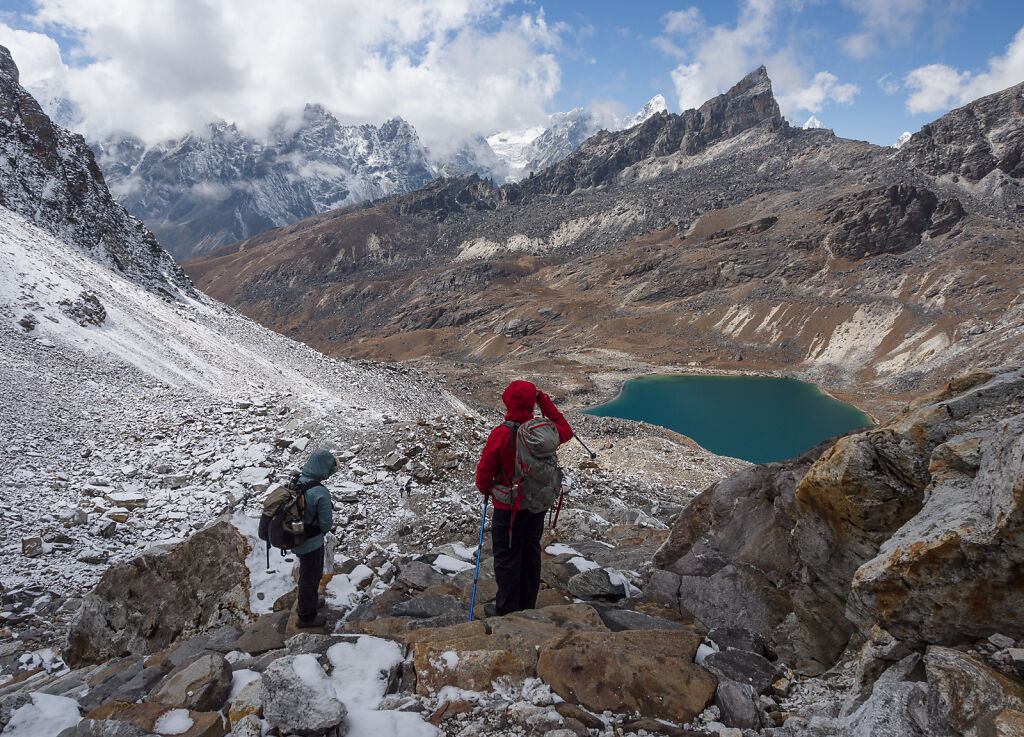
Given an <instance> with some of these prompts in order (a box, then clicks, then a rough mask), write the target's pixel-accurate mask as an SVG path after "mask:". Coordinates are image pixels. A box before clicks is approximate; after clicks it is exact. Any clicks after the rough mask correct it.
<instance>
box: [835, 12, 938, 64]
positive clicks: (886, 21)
mask: <svg viewBox="0 0 1024 737" xmlns="http://www.w3.org/2000/svg"><path fill="white" fill-rule="evenodd" d="M843 5H845V6H846V7H848V8H850V9H851V10H853V11H854V12H855V13H857V14H859V15H860V16H862V19H861V28H860V29H859V30H857V31H855V32H854V33H851V34H850V35H849V36H847V37H846V38H845V39H843V41H842V46H843V50H844V51H845V52H846V53H847V54H849V55H850V56H852V57H853V58H855V59H865V58H867V57H868V56H871V55H872V54H873V53H875V51H877V49H878V45H879V43H880V42H881V41H883V40H884V41H886V42H894V41H899V40H903V39H906V38H908V37H909V36H910V35H911V34H912V33H913V32H914V30H915V29H916V28H917V26H918V24H919V23H920V22H921V20H922V18H923V17H924V14H925V10H926V7H925V5H926V3H925V0H843Z"/></svg>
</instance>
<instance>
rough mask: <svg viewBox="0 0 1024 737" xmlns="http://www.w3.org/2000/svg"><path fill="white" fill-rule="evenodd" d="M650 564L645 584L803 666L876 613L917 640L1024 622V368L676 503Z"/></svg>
mask: <svg viewBox="0 0 1024 737" xmlns="http://www.w3.org/2000/svg"><path fill="white" fill-rule="evenodd" d="M655 564H656V565H657V566H658V567H659V568H660V569H662V570H660V571H657V575H655V576H652V577H651V585H650V586H649V587H648V588H649V596H651V597H652V598H655V599H656V600H658V601H660V602H661V603H663V604H666V605H668V606H672V605H673V604H674V603H678V606H679V607H685V608H686V609H688V610H689V611H691V612H693V614H694V615H695V616H696V617H697V618H698V619H700V620H701V621H702V622H703V623H704V624H705V625H708V626H725V625H728V624H732V623H735V622H738V621H742V622H743V623H744V626H746V627H749V628H751V629H753V630H756V631H757V632H759V633H760V634H761V635H762V636H764V637H765V638H766V639H767V640H768V641H769V643H770V644H771V645H772V646H773V648H774V649H775V651H776V652H777V653H778V654H779V655H780V657H783V658H785V659H786V661H787V662H788V663H790V664H791V665H792V666H793V667H794V668H796V669H797V670H798V671H800V672H803V673H809V672H814V671H815V669H816V668H819V670H817V672H821V669H824V668H827V667H829V666H830V665H831V664H832V663H833V662H834V661H835V659H836V658H837V657H838V656H839V655H840V654H841V652H842V650H843V649H844V647H845V646H846V643H847V640H848V638H849V636H850V634H851V633H852V632H853V631H854V630H855V629H858V628H859V629H860V630H861V632H862V633H863V634H864V635H867V634H869V633H870V632H871V630H872V627H873V626H875V625H878V626H880V627H882V628H884V629H885V630H887V631H888V632H889V633H891V634H892V635H893V636H894V637H896V638H897V639H899V640H904V641H907V642H908V643H910V644H922V643H931V644H957V643H960V642H964V641H965V640H971V639H975V638H982V637H986V636H988V635H990V634H992V633H994V632H1002V633H1005V634H1007V635H1010V636H1013V637H1017V638H1020V637H1024V576H1022V575H1021V571H1022V570H1024V369H1020V368H1015V369H1007V368H1004V369H996V370H993V371H991V372H986V373H978V374H972V375H970V376H967V377H964V378H962V379H958V380H955V381H953V382H950V384H949V385H947V386H946V387H945V388H943V389H942V390H941V391H939V392H937V393H935V394H933V395H931V396H930V397H927V398H923V399H921V400H918V401H916V402H914V403H913V404H911V405H908V407H907V408H906V409H905V410H904V411H903V412H902V413H901V414H900V415H898V416H897V417H896V418H894V419H893V420H891V421H890V422H888V423H885V424H883V425H881V426H879V427H875V428H871V429H868V430H865V431H862V432H858V433H852V434H850V435H847V436H845V437H843V438H841V439H839V440H838V441H836V442H835V443H834V444H832V445H831V447H825V448H819V449H816V451H814V452H808V453H807V454H805V455H804V456H802V457H801V458H797V459H793V460H791V461H786V462H784V463H778V464H765V465H762V466H752V467H750V468H748V469H744V470H743V471H740V472H738V473H736V474H734V475H733V476H731V477H729V478H727V479H725V480H723V481H721V482H719V483H718V484H716V485H715V486H713V487H711V488H709V489H708V490H706V491H705V492H703V493H702V494H701V495H700V496H698V497H697V498H696V499H695V500H694V502H693V503H692V504H691V505H690V506H689V507H688V508H687V509H685V510H683V512H682V513H681V514H680V516H679V519H678V520H677V522H676V524H675V526H674V527H673V529H672V531H671V533H670V535H669V537H668V539H667V541H666V542H665V543H664V544H663V545H662V546H661V548H660V549H659V550H658V552H657V554H656V556H655ZM815 663H817V664H819V665H818V666H815Z"/></svg>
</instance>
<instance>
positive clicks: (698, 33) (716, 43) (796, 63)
mask: <svg viewBox="0 0 1024 737" xmlns="http://www.w3.org/2000/svg"><path fill="white" fill-rule="evenodd" d="M788 7H790V5H785V4H783V3H780V2H776V0H744V2H743V3H742V5H741V6H740V12H739V16H738V17H737V19H736V22H735V24H732V25H729V24H721V25H716V26H710V27H709V26H707V25H706V24H705V23H704V20H703V18H702V17H701V16H700V14H699V12H692V13H691V12H690V11H692V10H694V9H693V8H691V9H689V10H687V11H680V13H681V14H682V15H677V14H672V13H669V14H668V15H667V16H665V17H664V18H663V19H662V23H663V26H664V29H665V32H666V34H669V33H670V32H671V31H672V30H673V29H675V30H676V31H677V34H676V35H677V36H678V35H680V34H681V33H682V34H684V37H683V38H681V39H680V40H679V41H678V42H676V41H672V40H670V41H669V42H670V43H672V44H673V45H675V44H677V43H678V46H676V47H675V48H677V49H678V53H677V54H676V55H677V56H679V57H681V58H682V59H683V61H682V63H680V64H679V65H678V66H677V67H676V68H675V69H674V70H673V71H672V81H673V83H674V85H675V88H676V93H677V95H678V96H679V107H680V109H682V110H685V109H687V108H693V107H699V106H700V105H701V104H702V103H703V102H704V101H705V100H707V99H709V98H711V97H713V96H715V95H717V94H719V93H721V92H724V91H725V90H726V89H728V88H729V87H731V86H732V85H733V84H735V83H736V82H738V81H739V80H740V79H741V78H742V77H743V76H744V75H745V74H746V73H747V72H749V71H750V70H751V69H754V68H755V67H756V66H758V65H759V64H762V63H764V64H765V65H766V66H767V68H768V73H769V75H770V76H771V79H772V84H773V87H774V90H775V92H776V99H777V100H778V102H779V107H780V108H781V109H782V112H783V113H784V114H785V115H786V116H787V117H792V116H794V115H796V114H797V113H800V112H811V113H816V112H820V111H821V109H822V108H823V107H824V106H825V105H826V104H828V103H839V104H849V103H851V102H852V101H853V98H854V96H855V95H857V94H858V93H859V92H860V88H858V87H857V86H856V85H852V84H845V83H842V82H840V80H839V78H838V77H836V76H835V75H834V74H832V73H831V72H828V71H825V70H822V71H817V72H814V73H812V72H810V71H809V70H808V66H809V65H808V64H807V62H806V61H804V60H803V59H802V57H801V54H800V53H799V51H798V50H797V49H796V48H794V47H793V46H792V45H784V46H782V47H781V48H779V37H780V34H779V32H778V29H777V25H778V22H777V21H778V18H777V16H778V15H779V14H780V12H781V11H782V10H784V9H786V8H788ZM655 42H656V43H657V39H655ZM805 117H806V116H805Z"/></svg>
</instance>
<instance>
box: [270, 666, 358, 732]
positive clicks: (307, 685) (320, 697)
mask: <svg viewBox="0 0 1024 737" xmlns="http://www.w3.org/2000/svg"><path fill="white" fill-rule="evenodd" d="M260 697H261V699H262V701H263V718H264V719H265V720H266V721H267V722H268V723H269V724H270V726H271V727H273V728H274V729H276V730H278V732H280V733H281V734H287V735H298V736H299V737H319V736H320V735H324V734H327V733H329V732H332V731H333V734H334V735H337V736H338V737H340V736H341V735H343V734H344V733H345V717H346V716H347V715H348V710H347V709H346V708H345V705H344V704H343V703H341V701H340V700H338V698H337V695H336V694H335V691H334V686H333V684H332V683H331V681H330V679H328V678H327V674H326V673H324V671H323V669H322V668H321V667H320V664H319V663H317V660H316V658H315V657H314V656H313V655H308V654H307V655H288V656H285V657H283V658H279V659H278V660H275V661H274V662H273V663H271V664H270V665H269V666H268V667H267V669H266V670H265V671H263V678H262V679H261V681H260Z"/></svg>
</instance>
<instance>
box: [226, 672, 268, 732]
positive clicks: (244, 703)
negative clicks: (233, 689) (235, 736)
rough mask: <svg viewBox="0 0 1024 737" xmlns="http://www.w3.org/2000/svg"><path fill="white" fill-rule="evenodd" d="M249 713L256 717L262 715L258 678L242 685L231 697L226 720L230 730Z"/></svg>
mask: <svg viewBox="0 0 1024 737" xmlns="http://www.w3.org/2000/svg"><path fill="white" fill-rule="evenodd" d="M250 714H254V715H256V716H257V717H262V716H263V685H262V681H261V679H260V678H257V679H255V680H252V681H249V682H248V683H247V684H245V685H244V686H242V687H241V688H240V689H238V693H236V694H235V696H234V698H232V699H231V703H230V704H229V705H228V721H229V722H231V725H232V731H234V729H235V725H236V724H238V722H240V721H242V720H243V719H245V718H246V717H247V716H249V715H250Z"/></svg>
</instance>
